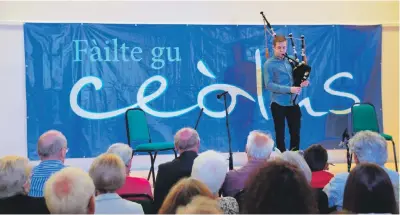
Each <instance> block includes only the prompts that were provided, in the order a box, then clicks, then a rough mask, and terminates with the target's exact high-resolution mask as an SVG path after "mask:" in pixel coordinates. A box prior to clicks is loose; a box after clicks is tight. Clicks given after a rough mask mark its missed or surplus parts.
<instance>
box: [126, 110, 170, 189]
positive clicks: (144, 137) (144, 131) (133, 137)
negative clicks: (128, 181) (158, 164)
mask: <svg viewBox="0 0 400 215" xmlns="http://www.w3.org/2000/svg"><path fill="white" fill-rule="evenodd" d="M125 124H126V132H127V135H128V144H129V146H131V143H132V141H135V142H143V143H141V144H139V145H137V146H135V147H132V146H131V148H132V149H133V153H135V152H147V153H149V155H150V160H151V167H150V171H149V175H148V176H147V180H149V179H150V175H153V185H154V184H155V182H156V179H155V174H154V162H155V160H156V157H157V153H158V152H160V151H167V150H173V151H174V154H175V158H176V157H177V155H176V151H175V146H174V143H173V142H152V140H151V137H150V130H149V126H148V124H147V119H146V114H145V112H144V111H143V110H142V109H140V108H131V109H128V110H127V111H126V112H125ZM153 153H154V155H153Z"/></svg>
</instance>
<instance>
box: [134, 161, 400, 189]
mask: <svg viewBox="0 0 400 215" xmlns="http://www.w3.org/2000/svg"><path fill="white" fill-rule="evenodd" d="M354 166H355V164H353V165H352V166H351V168H354ZM385 167H386V168H389V169H392V170H393V171H396V168H395V165H394V163H386V164H385ZM398 167H400V164H398ZM235 168H237V167H235ZM329 171H330V172H331V173H333V174H337V173H341V172H346V171H347V164H346V163H335V164H334V166H332V165H330V166H329ZM148 173H149V171H131V174H130V175H131V176H134V177H142V178H147V175H148ZM156 174H157V172H156ZM149 181H150V183H151V184H153V181H152V180H151V179H150V180H149Z"/></svg>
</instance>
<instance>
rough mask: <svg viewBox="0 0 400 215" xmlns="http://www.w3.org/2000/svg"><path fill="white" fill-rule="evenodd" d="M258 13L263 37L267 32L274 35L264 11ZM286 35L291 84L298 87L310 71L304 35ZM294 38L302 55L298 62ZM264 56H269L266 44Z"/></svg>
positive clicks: (286, 55)
mask: <svg viewBox="0 0 400 215" xmlns="http://www.w3.org/2000/svg"><path fill="white" fill-rule="evenodd" d="M260 14H261V15H262V17H263V19H264V36H265V38H266V37H267V32H268V33H269V34H270V35H271V36H273V37H276V33H275V31H274V28H272V26H271V24H270V23H269V22H268V20H267V18H265V15H264V13H263V12H262V11H261V12H260ZM267 27H268V28H269V29H270V31H271V32H270V31H269V30H268V29H267ZM288 36H289V37H288V39H289V40H290V42H291V44H292V49H293V55H294V59H293V58H291V57H289V56H288V54H287V53H286V54H285V57H286V58H287V59H288V60H289V63H290V65H291V66H292V74H293V86H295V87H300V85H301V83H302V82H303V81H305V80H307V79H308V78H309V76H310V72H311V67H310V66H309V65H308V64H307V57H306V51H305V39H304V35H301V38H294V37H293V34H292V33H290V34H289V35H288ZM294 39H297V40H301V57H302V61H301V62H300V60H299V58H298V57H297V51H296V46H295V43H294ZM266 41H267V40H266ZM265 56H266V57H267V58H269V52H268V45H267V46H266V51H265ZM296 99H297V95H296V97H295V98H294V100H293V102H295V101H296Z"/></svg>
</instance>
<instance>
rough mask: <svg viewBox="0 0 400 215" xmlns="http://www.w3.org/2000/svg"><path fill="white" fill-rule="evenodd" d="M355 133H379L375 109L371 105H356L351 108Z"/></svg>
mask: <svg viewBox="0 0 400 215" xmlns="http://www.w3.org/2000/svg"><path fill="white" fill-rule="evenodd" d="M351 113H352V125H353V131H352V132H353V133H357V132H359V131H365V130H370V131H374V132H378V133H379V123H378V119H377V117H376V112H375V107H374V105H372V104H370V103H356V104H354V105H353V106H352V107H351Z"/></svg>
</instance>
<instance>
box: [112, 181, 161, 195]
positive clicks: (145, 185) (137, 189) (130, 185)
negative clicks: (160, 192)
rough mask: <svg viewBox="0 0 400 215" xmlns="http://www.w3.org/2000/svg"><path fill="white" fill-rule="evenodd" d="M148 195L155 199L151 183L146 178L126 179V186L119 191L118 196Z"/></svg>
mask: <svg viewBox="0 0 400 215" xmlns="http://www.w3.org/2000/svg"><path fill="white" fill-rule="evenodd" d="M132 193H137V194H148V195H149V196H150V197H151V198H153V192H152V191H151V185H150V182H149V181H148V180H146V179H144V178H137V177H131V176H128V177H126V181H125V184H124V185H123V186H122V187H121V188H119V189H118V190H117V194H119V195H121V194H132Z"/></svg>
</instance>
